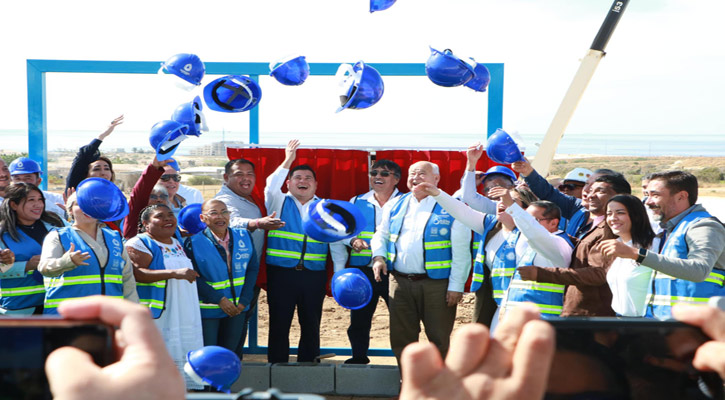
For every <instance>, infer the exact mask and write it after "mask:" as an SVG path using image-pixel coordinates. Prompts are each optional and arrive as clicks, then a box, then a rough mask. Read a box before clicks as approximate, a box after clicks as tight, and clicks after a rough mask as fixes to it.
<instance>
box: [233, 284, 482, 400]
mask: <svg viewBox="0 0 725 400" xmlns="http://www.w3.org/2000/svg"><path fill="white" fill-rule="evenodd" d="M474 300H475V296H474V294H472V293H466V294H465V295H464V296H463V300H462V301H461V304H459V305H458V309H457V312H456V322H455V325H454V327H453V330H454V331H455V329H457V328H458V327H460V326H461V325H463V324H465V323H468V322H470V321H471V317H472V316H473V303H474ZM258 315H259V318H258V339H257V343H259V345H260V346H266V345H267V333H268V332H269V307H268V306H267V294H266V292H265V291H264V290H262V291H261V292H260V294H259V309H258ZM349 324H350V311H349V310H347V309H345V308H342V307H341V306H339V305H338V304H337V303H336V302H335V300H334V299H333V298H332V297H326V298H325V301H324V304H323V306H322V325H321V326H320V345H321V347H323V348H324V347H350V342H349V341H348V338H347V327H348V326H349ZM299 338H300V326H299V324H298V322H297V320H296V319H294V320H293V322H292V329H291V331H290V346H297V343H298V342H299ZM420 340H427V339H426V337H425V332H423V328H422V324H421V334H420ZM370 348H377V349H389V348H390V340H389V336H388V309H387V307H386V306H385V302H384V301H383V300H379V301H378V308H377V310H376V311H375V315H374V316H373V324H372V329H371V330H370ZM349 357H350V356H333V357H330V358H325V359H324V360H323V361H322V362H324V363H335V364H340V363H343V362H344V361H345V360H346V359H348V358H349ZM294 360H295V356H290V361H291V362H294ZM244 361H245V362H250V361H255V362H266V361H267V356H266V355H245V356H244ZM370 361H371V364H378V365H381V364H382V365H395V364H396V362H395V357H392V356H391V357H370ZM326 398H327V399H329V400H350V399H355V400H376V399H379V398H374V397H358V396H326Z"/></svg>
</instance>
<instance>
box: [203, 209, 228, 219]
mask: <svg viewBox="0 0 725 400" xmlns="http://www.w3.org/2000/svg"><path fill="white" fill-rule="evenodd" d="M231 213H232V212H231V211H229V210H224V211H222V212H218V211H212V212H210V213H206V214H204V215H206V216H207V217H212V218H216V217H218V216H220V215H221V216H222V217H225V218H226V217H228V216H229V215H230V214H231Z"/></svg>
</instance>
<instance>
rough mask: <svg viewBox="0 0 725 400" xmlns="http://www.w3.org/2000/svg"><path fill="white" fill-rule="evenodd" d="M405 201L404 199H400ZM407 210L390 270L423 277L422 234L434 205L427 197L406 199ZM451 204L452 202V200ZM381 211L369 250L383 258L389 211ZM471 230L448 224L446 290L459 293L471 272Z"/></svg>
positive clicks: (387, 239)
mask: <svg viewBox="0 0 725 400" xmlns="http://www.w3.org/2000/svg"><path fill="white" fill-rule="evenodd" d="M403 201H405V200H403ZM407 201H409V202H410V203H409V204H408V209H407V211H406V213H405V217H404V218H403V226H402V227H401V230H400V234H399V235H398V240H397V241H396V242H395V248H396V251H397V256H396V258H395V262H394V265H393V268H394V269H395V270H396V271H398V272H400V273H403V274H424V273H426V271H425V262H424V257H423V253H424V251H423V235H424V233H425V226H426V224H427V223H428V219H429V218H430V217H431V213H432V212H433V208H434V207H435V205H436V201H435V199H433V198H432V197H430V196H428V197H426V198H424V199H423V200H422V201H418V199H416V198H415V196H412V195H411V196H408V198H407ZM454 201H455V200H454ZM391 209H392V207H391V208H388V209H386V210H385V211H384V212H383V218H382V220H381V222H380V225H379V226H378V229H377V230H376V232H375V235H373V239H372V241H371V243H370V244H371V248H372V250H373V257H377V256H382V257H385V258H386V259H387V255H388V254H387V248H388V242H389V240H390V211H391ZM470 242H471V231H470V229H468V228H466V227H465V226H464V225H463V224H461V223H460V222H458V221H454V222H453V224H451V246H452V247H451V250H452V263H451V273H450V276H449V278H448V290H449V291H451V292H463V288H464V286H465V284H466V279H468V274H469V272H470V270H471V250H470V247H469V245H470Z"/></svg>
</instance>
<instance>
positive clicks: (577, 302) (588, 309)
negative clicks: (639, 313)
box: [536, 221, 616, 317]
mask: <svg viewBox="0 0 725 400" xmlns="http://www.w3.org/2000/svg"><path fill="white" fill-rule="evenodd" d="M614 238H616V236H615V235H614V233H612V230H611V229H609V226H607V223H606V222H605V221H602V222H601V223H599V225H597V226H596V228H594V229H592V230H591V231H590V232H589V233H588V234H587V235H586V236H584V237H583V238H582V239H581V240H580V241H579V243H578V244H577V245H576V247H574V254H573V256H572V258H571V264H570V265H569V268H546V267H536V268H537V271H536V280H537V281H539V282H549V283H556V284H560V285H567V287H566V292H565V293H564V310H563V312H562V313H561V316H562V317H567V316H573V315H579V316H598V317H604V316H614V315H615V314H614V310H612V291H611V290H609V285H608V284H607V271H609V267H610V265H611V264H612V261H613V260H614V259H613V258H609V257H605V256H604V255H603V254H602V253H601V252H600V251H599V250H598V249H596V248H595V246H596V245H597V244H599V242H601V241H602V240H607V239H614Z"/></svg>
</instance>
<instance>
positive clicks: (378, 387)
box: [335, 364, 400, 397]
mask: <svg viewBox="0 0 725 400" xmlns="http://www.w3.org/2000/svg"><path fill="white" fill-rule="evenodd" d="M335 392H336V393H337V394H341V395H356V396H387V397H393V396H397V395H398V394H399V393H400V370H399V369H398V367H397V366H395V365H358V364H338V365H337V369H336V370H335Z"/></svg>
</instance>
